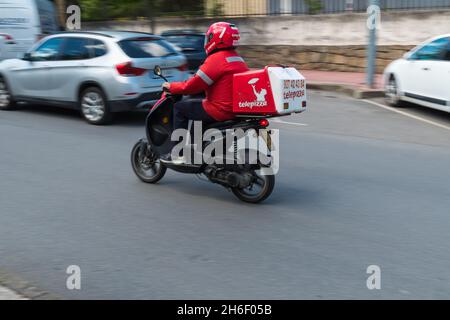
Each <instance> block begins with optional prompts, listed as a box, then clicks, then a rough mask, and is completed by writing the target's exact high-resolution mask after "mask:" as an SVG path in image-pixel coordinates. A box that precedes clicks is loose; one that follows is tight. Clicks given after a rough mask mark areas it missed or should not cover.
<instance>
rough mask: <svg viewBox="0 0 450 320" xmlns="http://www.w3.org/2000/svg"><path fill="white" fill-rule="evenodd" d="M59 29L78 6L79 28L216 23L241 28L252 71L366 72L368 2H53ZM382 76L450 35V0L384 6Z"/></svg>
mask: <svg viewBox="0 0 450 320" xmlns="http://www.w3.org/2000/svg"><path fill="white" fill-rule="evenodd" d="M55 3H56V5H57V8H58V12H59V19H60V23H61V24H62V25H64V24H65V20H66V17H67V14H66V12H65V11H66V8H67V6H68V5H70V4H77V5H79V6H80V7H81V13H82V24H81V28H82V29H88V30H92V29H125V30H137V31H146V32H153V33H162V32H164V31H167V30H174V29H175V30H177V29H178V30H180V29H184V30H185V29H190V30H192V29H193V30H197V31H201V32H204V31H205V30H206V28H207V27H208V26H209V25H210V24H211V23H212V22H214V21H217V20H228V21H231V22H234V23H236V24H237V25H238V26H239V28H240V31H241V33H242V48H241V50H240V51H241V54H242V55H243V56H244V57H245V58H246V60H247V61H248V62H249V64H251V65H252V66H253V67H262V66H264V65H267V64H269V63H286V64H291V65H295V66H296V67H298V68H302V69H310V70H327V71H350V72H364V70H365V68H366V47H367V41H368V40H367V35H368V30H367V27H366V21H367V13H366V10H367V7H368V5H369V1H367V0H204V1H202V0H183V1H178V0H165V1H161V0H138V1H134V0H55ZM379 5H380V7H381V9H382V21H381V22H382V24H381V29H380V30H379V33H378V50H377V51H378V54H377V61H376V71H377V73H382V71H383V70H384V68H385V67H386V66H387V65H388V64H389V63H390V62H391V61H392V60H395V59H397V58H399V57H401V56H402V55H403V54H404V53H405V52H407V51H408V50H410V49H411V48H412V47H414V46H416V45H417V44H419V43H421V42H423V41H425V40H426V39H428V38H430V37H432V36H435V35H439V34H443V33H447V32H448V30H450V13H449V12H448V11H446V10H445V9H450V0H380V1H379Z"/></svg>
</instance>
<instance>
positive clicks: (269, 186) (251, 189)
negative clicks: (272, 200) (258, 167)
mask: <svg viewBox="0 0 450 320" xmlns="http://www.w3.org/2000/svg"><path fill="white" fill-rule="evenodd" d="M253 176H254V178H253V181H252V183H251V184H250V185H249V186H248V187H246V188H232V189H231V191H233V193H234V195H235V196H236V197H238V198H239V199H240V200H242V201H244V202H249V203H259V202H262V201H264V200H266V199H267V198H268V197H269V196H270V194H271V193H272V191H273V188H274V187H275V176H274V175H261V174H257V173H256V172H253Z"/></svg>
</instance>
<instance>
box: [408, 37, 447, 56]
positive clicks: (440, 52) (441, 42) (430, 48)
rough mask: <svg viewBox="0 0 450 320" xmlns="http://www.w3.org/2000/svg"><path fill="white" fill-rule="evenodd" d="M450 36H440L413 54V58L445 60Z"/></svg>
mask: <svg viewBox="0 0 450 320" xmlns="http://www.w3.org/2000/svg"><path fill="white" fill-rule="evenodd" d="M449 39H450V38H440V39H437V40H434V41H432V42H430V43H428V44H426V45H425V46H423V47H422V48H420V49H419V50H417V51H416V52H414V54H413V55H412V56H411V59H413V60H444V59H445V54H446V50H447V48H448V45H449Z"/></svg>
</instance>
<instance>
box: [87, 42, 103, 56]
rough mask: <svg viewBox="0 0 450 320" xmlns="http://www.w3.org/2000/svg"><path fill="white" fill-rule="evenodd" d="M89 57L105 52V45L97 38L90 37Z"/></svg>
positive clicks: (101, 54)
mask: <svg viewBox="0 0 450 320" xmlns="http://www.w3.org/2000/svg"><path fill="white" fill-rule="evenodd" d="M88 47H89V50H90V52H91V57H94V58H97V57H101V56H103V55H105V54H106V45H105V44H104V43H103V42H102V41H100V40H97V39H91V40H90V43H89V45H88Z"/></svg>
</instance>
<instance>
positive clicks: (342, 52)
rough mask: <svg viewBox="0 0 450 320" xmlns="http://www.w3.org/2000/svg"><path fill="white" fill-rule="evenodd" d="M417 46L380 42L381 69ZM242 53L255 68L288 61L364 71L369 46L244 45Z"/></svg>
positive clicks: (303, 65)
mask: <svg viewBox="0 0 450 320" xmlns="http://www.w3.org/2000/svg"><path fill="white" fill-rule="evenodd" d="M412 47H413V46H401V45H397V46H394V45H393V46H378V50H377V73H382V72H383V70H384V68H385V67H386V66H387V65H388V64H389V63H390V62H391V61H393V60H395V59H398V58H400V57H402V56H403V55H404V54H405V53H406V52H407V51H409V50H410V49H412ZM239 53H240V54H241V55H242V56H243V57H244V58H245V60H246V61H247V63H248V64H249V65H250V66H251V67H254V68H260V67H263V66H265V65H268V64H278V63H280V64H287V65H292V66H295V67H297V68H299V69H306V70H327V71H344V72H364V71H365V68H366V47H365V46H242V47H240V49H239Z"/></svg>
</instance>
